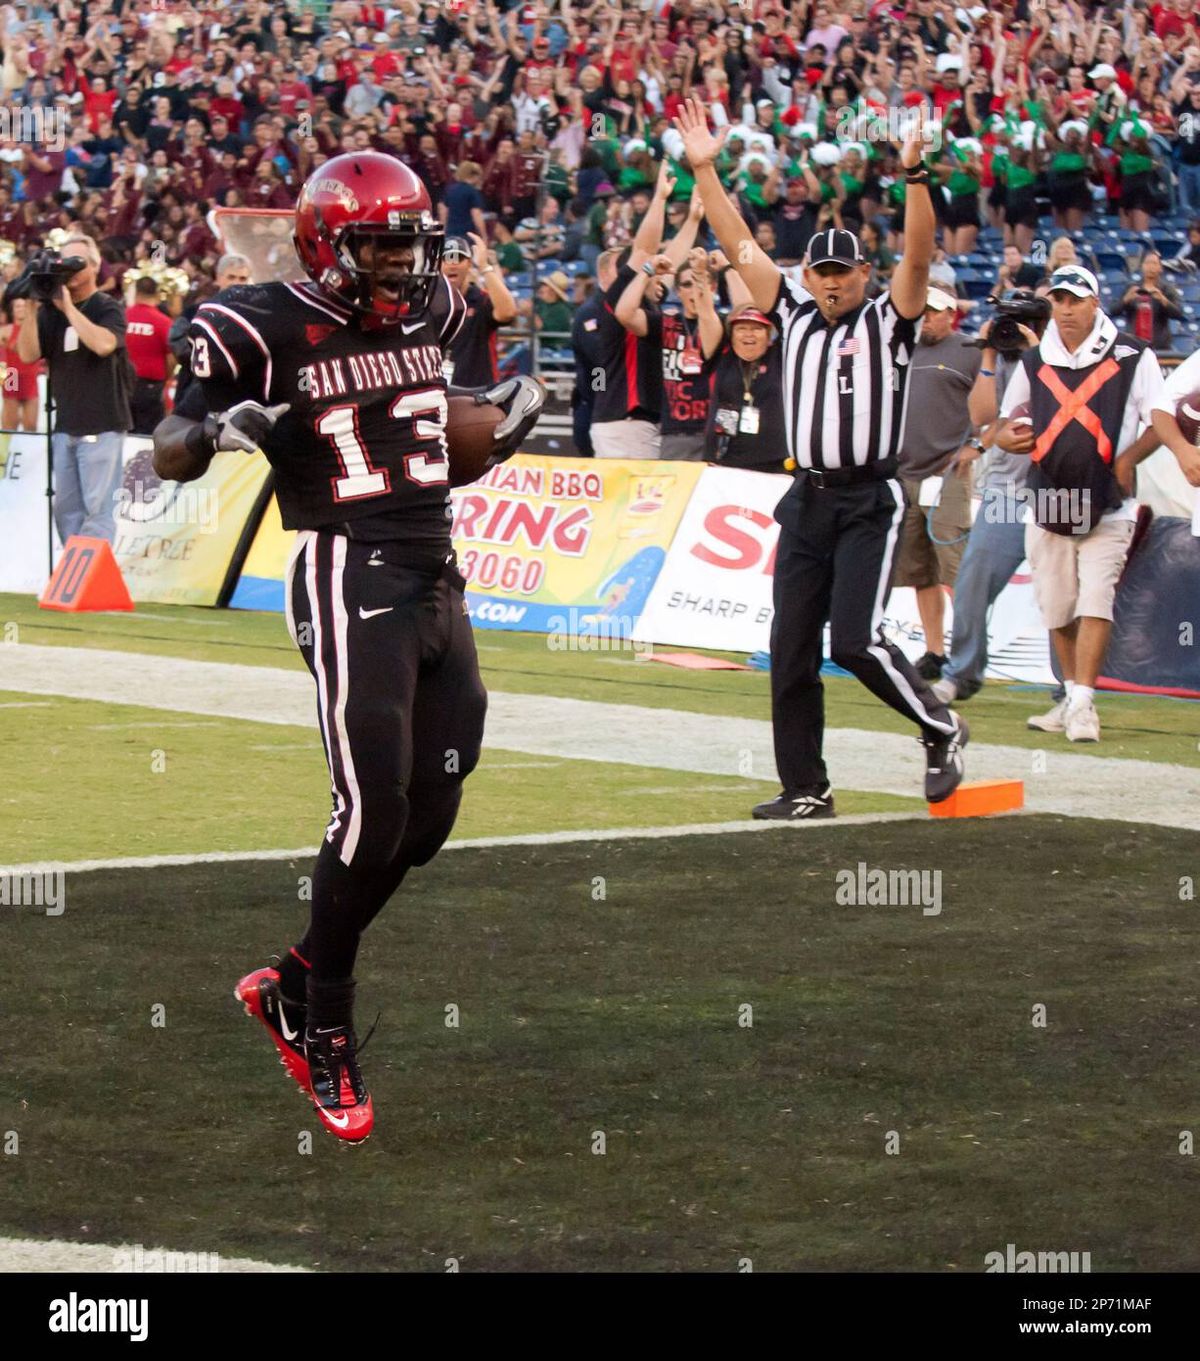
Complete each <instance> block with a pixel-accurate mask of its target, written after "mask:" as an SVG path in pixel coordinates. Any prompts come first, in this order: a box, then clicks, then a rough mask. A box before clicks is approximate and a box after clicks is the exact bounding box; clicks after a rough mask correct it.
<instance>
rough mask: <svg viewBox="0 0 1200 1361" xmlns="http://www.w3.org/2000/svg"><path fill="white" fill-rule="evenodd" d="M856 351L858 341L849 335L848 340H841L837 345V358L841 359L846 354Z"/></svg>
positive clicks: (855, 352)
mask: <svg viewBox="0 0 1200 1361" xmlns="http://www.w3.org/2000/svg"><path fill="white" fill-rule="evenodd" d="M857 353H858V341H857V340H856V339H855V338H854V337H853V336H851V337H850V339H849V340H843V341H842V343H841V344H840V345H839V346H838V347H837V354H838V358H839V359H841V358H843V357H844V356H845V355H848V354H857Z"/></svg>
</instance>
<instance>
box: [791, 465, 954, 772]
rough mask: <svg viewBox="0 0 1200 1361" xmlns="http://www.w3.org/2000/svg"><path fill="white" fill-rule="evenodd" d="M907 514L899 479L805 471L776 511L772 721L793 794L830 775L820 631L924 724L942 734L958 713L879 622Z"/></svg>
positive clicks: (889, 699) (840, 658)
mask: <svg viewBox="0 0 1200 1361" xmlns="http://www.w3.org/2000/svg"><path fill="white" fill-rule="evenodd" d="M903 516H904V493H903V492H902V490H901V488H900V484H899V482H897V481H896V480H895V479H894V478H890V479H883V480H879V481H873V482H856V483H852V484H851V485H849V486H845V487H826V488H820V487H817V486H815V485H814V484H813V483H812V481H811V480H809V479H808V478H806V477H804V475H803V474H799V475H798V477H797V483H796V485H795V486H793V487H792V488H791V490H790V491H789V492H788V493H787V494H786V495H785V497H784V499H783V501H782V502H781V503H780V505H779V508H778V509H777V511H776V518H777V519H778V520H779V522H780V524H781V526H782V529H781V532H780V535H779V547H778V549H777V552H776V559H775V587H774V604H775V615H774V619H773V621H772V624H771V721H772V726H773V729H774V737H775V763H776V765H777V766H778V767H779V776H780V781H781V783H782V785H783V788H784V789H785V790H787V791H788V792H789V793H790V792H793V791H796V790H799V789H801V788H803V787H804V786H805V785H820V784H824V783H825V782H826V778H827V776H826V771H825V761H824V758H823V756H822V746H823V743H824V737H825V688H824V686H823V685H822V684H821V663H822V660H823V634H824V629H825V623H826V621H828V623H829V634H830V638H829V641H830V649H829V651H830V658H831V660H832V661H833V662H834V664H835V665H837V666H841V667H844V668H845V669H846V670H847V671H850V672H852V673H853V674H854V675H855V676H857V677H858V679H859V680H860V681H862V683H863V684H864V685H865V686H866V687H867V689H868V690H870V691H871V692H872V694H875V695H878V696H879V698H880V699H881V700H883V701H884V703H885V704H890V705H891V706H892V708H893V709H895V710H896V711H897V712H898V713H901V714H903V715H904V716H905V718H908V719H911V720H912V721H913V722H914V723H916V724H917V725H919V727H920V728H921V730H922V732H923V733H926V734H928V735H930V736H933V735H939V736H944V735H946V734H949V733H951V732H953V731H954V720H953V719H952V717H951V715H950V711H949V710H948V709H947V708H946V706H945V705H944V704H942V703H940V702H939V701H938V699H937V697H936V696H935V695H934V693H933V691H932V690H930V688H929V686H928V684H927V683H926V682H925V681H923V680H922V679H921V677H920V676H918V675H917V673H916V670H915V669H914V668H913V665H912V663H911V662H909V661H908V660H907V659H906V658H905V656H904V654H903V653H902V652H901V651H900V649H899V648H898V647H895V646H893V645H892V644H891V643H889V642H888V641H887V640H886V639H885V638H884V636H883V631H882V629H881V627H880V625H881V623H882V620H883V611H884V606H885V605H886V604H887V598H888V592H889V590H890V589H891V580H892V566H893V562H894V560H895V556H896V547H897V543H898V540H899V535H900V524H901V521H902V519H903Z"/></svg>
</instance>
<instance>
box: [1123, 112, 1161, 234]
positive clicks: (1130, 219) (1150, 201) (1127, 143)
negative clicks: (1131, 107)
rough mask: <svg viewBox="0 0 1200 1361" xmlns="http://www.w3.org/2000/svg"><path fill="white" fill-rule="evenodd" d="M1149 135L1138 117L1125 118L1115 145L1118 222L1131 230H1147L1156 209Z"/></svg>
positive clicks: (1154, 172) (1155, 174) (1154, 176)
mask: <svg viewBox="0 0 1200 1361" xmlns="http://www.w3.org/2000/svg"><path fill="white" fill-rule="evenodd" d="M1149 136H1150V130H1149V129H1148V128H1147V127H1146V126H1145V125H1144V124H1143V123H1142V122H1141V120H1140V119H1139V120H1134V119H1126V120H1125V121H1124V122H1122V123H1121V125H1120V131H1119V132H1118V134H1117V140H1116V144H1115V147H1114V150H1115V151H1116V152H1117V156H1118V160H1117V168H1118V170H1119V171H1120V175H1121V226H1122V227H1128V228H1129V230H1130V231H1134V232H1148V231H1149V230H1150V216H1151V214H1152V213H1153V212H1154V210H1155V198H1156V194H1155V181H1156V179H1157V171H1156V168H1155V163H1154V157H1153V156H1152V155H1151V154H1150V142H1149V140H1148V139H1149Z"/></svg>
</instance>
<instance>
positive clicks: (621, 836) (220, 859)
mask: <svg viewBox="0 0 1200 1361" xmlns="http://www.w3.org/2000/svg"><path fill="white" fill-rule="evenodd" d="M1001 816H1005V817H1007V816H1009V814H1002V815H1001ZM930 820H931V819H930V818H929V816H928V814H927V813H925V812H924V811H923V810H922V811H921V812H915V811H914V812H912V813H851V814H850V815H849V816H847V817H835V818H818V819H817V820H816V821H815V822H814V821H810V820H807V819H801V820H800V821H798V822H774V821H762V822H751V821H745V822H695V823H689V824H685V825H682V826H677V827H610V828H599V829H596V830H589V831H585V832H531V833H526V834H524V835H522V836H481V837H474V838H468V839H464V840H462V841H447V842H446V844H445V845H444V846H443V847H442V850H443V851H477V850H488V849H491V848H493V847H498V846H567V845H572V844H574V843H575V842H587V841H639V840H643V841H657V840H663V839H665V838H669V837H679V836H724V835H726V834H728V833H731V832H769V831H771V830H773V829H774V828H776V827H792V828H795V827H829V828H834V829H836V828H838V827H863V826H867V825H869V824H871V823H876V822H928V821H930ZM319 850H320V847H319V846H301V847H299V848H298V849H297V850H294V851H283V850H279V851H203V852H201V853H200V854H199V855H137V856H128V857H125V858H122V859H117V860H40V861H36V862H33V863H31V864H28V865H0V874H55V873H59V872H62V873H68V872H69V873H71V874H87V873H90V872H91V871H92V870H153V869H158V868H160V867H161V866H164V865H219V864H226V863H233V862H236V861H239V860H311V859H312V858H313V857H314V856H315V855H316V854H317V853H318V851H319Z"/></svg>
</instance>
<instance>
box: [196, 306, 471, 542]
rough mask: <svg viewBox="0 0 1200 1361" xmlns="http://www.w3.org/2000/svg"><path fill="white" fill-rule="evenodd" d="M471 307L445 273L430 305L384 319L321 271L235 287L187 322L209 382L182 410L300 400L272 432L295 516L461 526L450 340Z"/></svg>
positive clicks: (270, 452) (296, 521) (282, 493)
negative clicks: (325, 281)
mask: <svg viewBox="0 0 1200 1361" xmlns="http://www.w3.org/2000/svg"><path fill="white" fill-rule="evenodd" d="M465 312H466V307H465V304H464V303H463V300H462V298H461V296H460V295H459V294H458V292H457V291H456V290H455V289H453V288H452V287H451V285H450V284H449V282H447V281H446V280H443V281H442V286H440V287H438V288H437V290H436V291H435V294H434V300H433V303H432V305H431V306H430V308H429V310H428V311H427V312H425V313H423V314H421V315H418V316H416V317H413V318H412V319H411V320H403V319H402V320H401V321H399V322H397V323H396V324H394V325H389V326H388V327H386V328H380V327H375V328H373V329H364V328H363V327H362V326H361V325H360V324H359V321H358V318H357V317H356V316H355V315H354V314H353V313H352V312H351V310H350V308H349V307H346V306H344V305H342V304H340V303H338V302H336V301H334V300H332V299H330V298H329V297H328V296H327V295H325V294H322V293H319V292H317V290H316V289H315V288H314V287H313V286H312V285H310V284H295V283H269V284H250V285H245V286H239V287H236V288H227V289H225V290H224V292H222V293H219V294H218V295H217V296H216V297H215V298H213V299H212V300H211V301H210V302H206V303H204V304H203V305H202V306H201V308H200V309H199V311H198V312H197V314H196V317H195V320H194V321H193V322H192V325H191V328H190V330H189V332H188V335H189V338H190V339H191V343H192V371H193V373H194V374H195V375H196V377H197V379H198V380H199V382H198V383H197V384H196V385H195V395H194V396H193V391H192V389H189V391H188V393H187V394H186V395H185V397H184V401H183V403H182V404H181V406H180V408H179V411H180V414H181V415H183V416H190V417H192V418H193V419H198V418H200V417H202V416H203V415H205V414H206V413H207V412H209V411H223V410H227V409H228V408H229V407H231V406H235V405H236V404H237V403H238V402H240V401H247V400H251V401H256V402H261V403H262V404H263V405H264V406H273V405H276V404H278V403H281V402H288V403H290V406H291V409H290V410H289V411H287V412H286V413H285V414H284V415H283V416H282V417H281V418H280V419H279V421H277V422H276V425H275V428H274V430H273V431H272V432H271V434H270V436H269V437H268V438H267V440H266V441H265V442H264V445H263V452H264V453H265V454H266V456H267V458H268V459H269V460H270V462H271V466H272V468H274V470H275V476H276V494H277V496H278V498H279V508H280V513H281V514H282V517H283V524H284V527H285V528H286V529H319V528H321V527H323V526H326V525H333V524H341V523H345V522H347V521H351V520H361V519H364V518H367V517H371V516H382V517H385V518H387V519H388V520H390V521H393V522H395V521H396V520H397V518H398V517H400V518H402V519H403V522H404V525H405V530H406V535H407V534H408V533H412V534H413V536H414V537H417V538H421V539H425V538H428V537H429V534H430V533H431V532H432V531H433V529H434V526H435V525H436V527H437V533H438V534H439V535H448V532H449V531H448V518H447V503H448V498H449V467H448V462H447V456H446V437H445V427H446V411H447V399H446V383H445V380H444V378H443V374H442V350H443V347H444V346H445V345H446V344H447V343H448V342H449V341H450V340H451V339H452V337H453V336H454V335H455V334H456V332H457V331H458V328H459V327H460V326H461V325H462V321H463V317H464V315H465Z"/></svg>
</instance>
